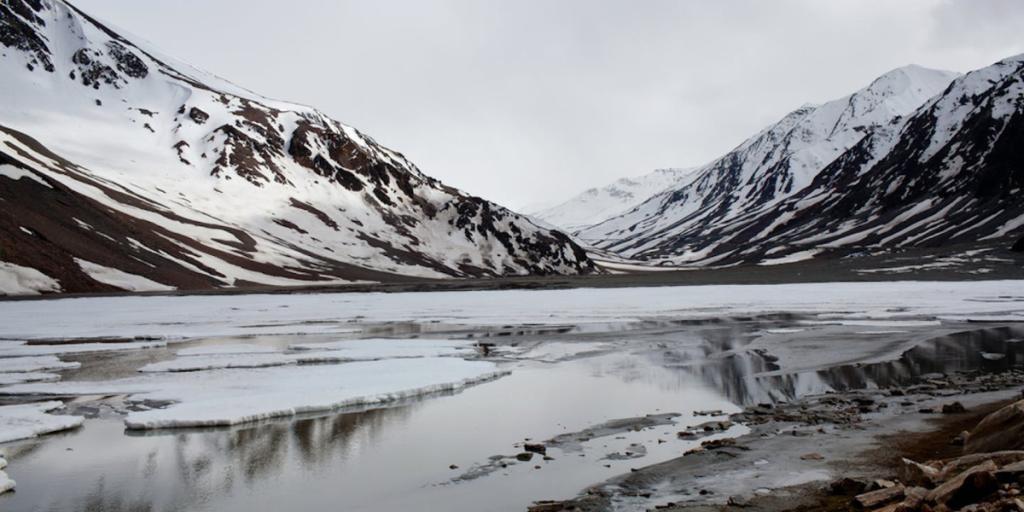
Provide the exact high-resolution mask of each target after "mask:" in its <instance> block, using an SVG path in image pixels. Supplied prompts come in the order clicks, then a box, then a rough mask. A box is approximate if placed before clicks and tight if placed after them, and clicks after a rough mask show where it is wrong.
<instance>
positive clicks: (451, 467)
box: [448, 464, 459, 469]
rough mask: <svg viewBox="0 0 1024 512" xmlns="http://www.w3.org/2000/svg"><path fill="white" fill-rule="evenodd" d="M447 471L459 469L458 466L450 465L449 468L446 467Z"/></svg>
mask: <svg viewBox="0 0 1024 512" xmlns="http://www.w3.org/2000/svg"><path fill="white" fill-rule="evenodd" d="M448 469H459V466H457V465H455V464H452V465H451V466H448Z"/></svg>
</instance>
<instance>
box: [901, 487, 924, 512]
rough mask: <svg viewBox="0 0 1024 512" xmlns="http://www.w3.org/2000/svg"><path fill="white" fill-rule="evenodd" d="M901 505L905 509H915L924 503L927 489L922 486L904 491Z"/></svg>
mask: <svg viewBox="0 0 1024 512" xmlns="http://www.w3.org/2000/svg"><path fill="white" fill-rule="evenodd" d="M904 495H905V497H904V498H903V503H902V505H903V506H904V508H905V509H906V510H917V509H919V508H921V505H923V504H924V500H925V498H927V497H928V489H925V488H924V487H911V488H910V489H907V490H906V492H905V493H904Z"/></svg>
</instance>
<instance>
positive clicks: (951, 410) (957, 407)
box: [942, 402, 967, 414]
mask: <svg viewBox="0 0 1024 512" xmlns="http://www.w3.org/2000/svg"><path fill="white" fill-rule="evenodd" d="M963 412H967V408H966V407H964V404H962V403H960V402H949V403H947V404H942V414H960V413H963Z"/></svg>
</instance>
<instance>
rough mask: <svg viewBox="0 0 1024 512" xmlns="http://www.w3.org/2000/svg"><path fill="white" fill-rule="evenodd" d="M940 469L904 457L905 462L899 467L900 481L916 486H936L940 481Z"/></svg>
mask: <svg viewBox="0 0 1024 512" xmlns="http://www.w3.org/2000/svg"><path fill="white" fill-rule="evenodd" d="M939 474H940V472H939V470H937V469H935V468H933V467H929V466H925V465H923V464H918V463H916V462H914V461H912V460H908V459H903V464H902V465H901V466H900V469H899V476H900V482H903V484H904V485H909V486H915V487H927V488H929V489H930V488H932V487H935V484H936V482H938V481H939Z"/></svg>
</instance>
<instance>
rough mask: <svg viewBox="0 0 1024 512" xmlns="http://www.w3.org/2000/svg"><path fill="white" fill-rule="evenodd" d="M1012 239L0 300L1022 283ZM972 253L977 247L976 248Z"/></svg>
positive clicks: (1021, 262) (1022, 266)
mask: <svg viewBox="0 0 1024 512" xmlns="http://www.w3.org/2000/svg"><path fill="white" fill-rule="evenodd" d="M1011 244H1012V241H1009V240H1007V241H1002V242H1000V243H997V244H965V245H958V246H955V247H944V248H932V249H929V248H913V249H906V250H902V251H900V252H894V253H885V254H877V255H872V256H865V257H861V258H820V259H811V260H805V261H801V262H795V263H789V264H785V265H755V264H749V265H738V266H732V267H718V268H705V267H691V268H677V269H672V270H665V269H660V270H652V271H645V272H628V273H608V274H589V275H580V276H541V277H538V276H509V277H491V278H452V279H430V278H416V277H408V276H397V275H396V276H394V279H393V280H390V281H388V282H379V283H347V284H316V283H311V284H309V285H302V286H289V287H281V286H255V287H240V288H213V289H205V290H177V291H169V292H112V293H59V294H46V295H17V296H8V295H0V302H5V301H8V302H17V301H35V300H58V299H70V298H83V297H136V296H137V297H150V296H157V297H158V296H165V297H166V296H172V297H174V296H204V295H213V296H234V295H257V294H273V295H278V294H281V295H287V294H320V293H403V292H451V291H482V290H532V289H537V290H555V289H576V288H634V287H661V286H703V285H770V284H800V283H828V282H895V281H980V280H984V281H993V280H1016V279H1022V280H1024V253H1021V252H1013V251H1012V250H1010V248H1009V247H1010V245H1011ZM978 251H980V252H978Z"/></svg>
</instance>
